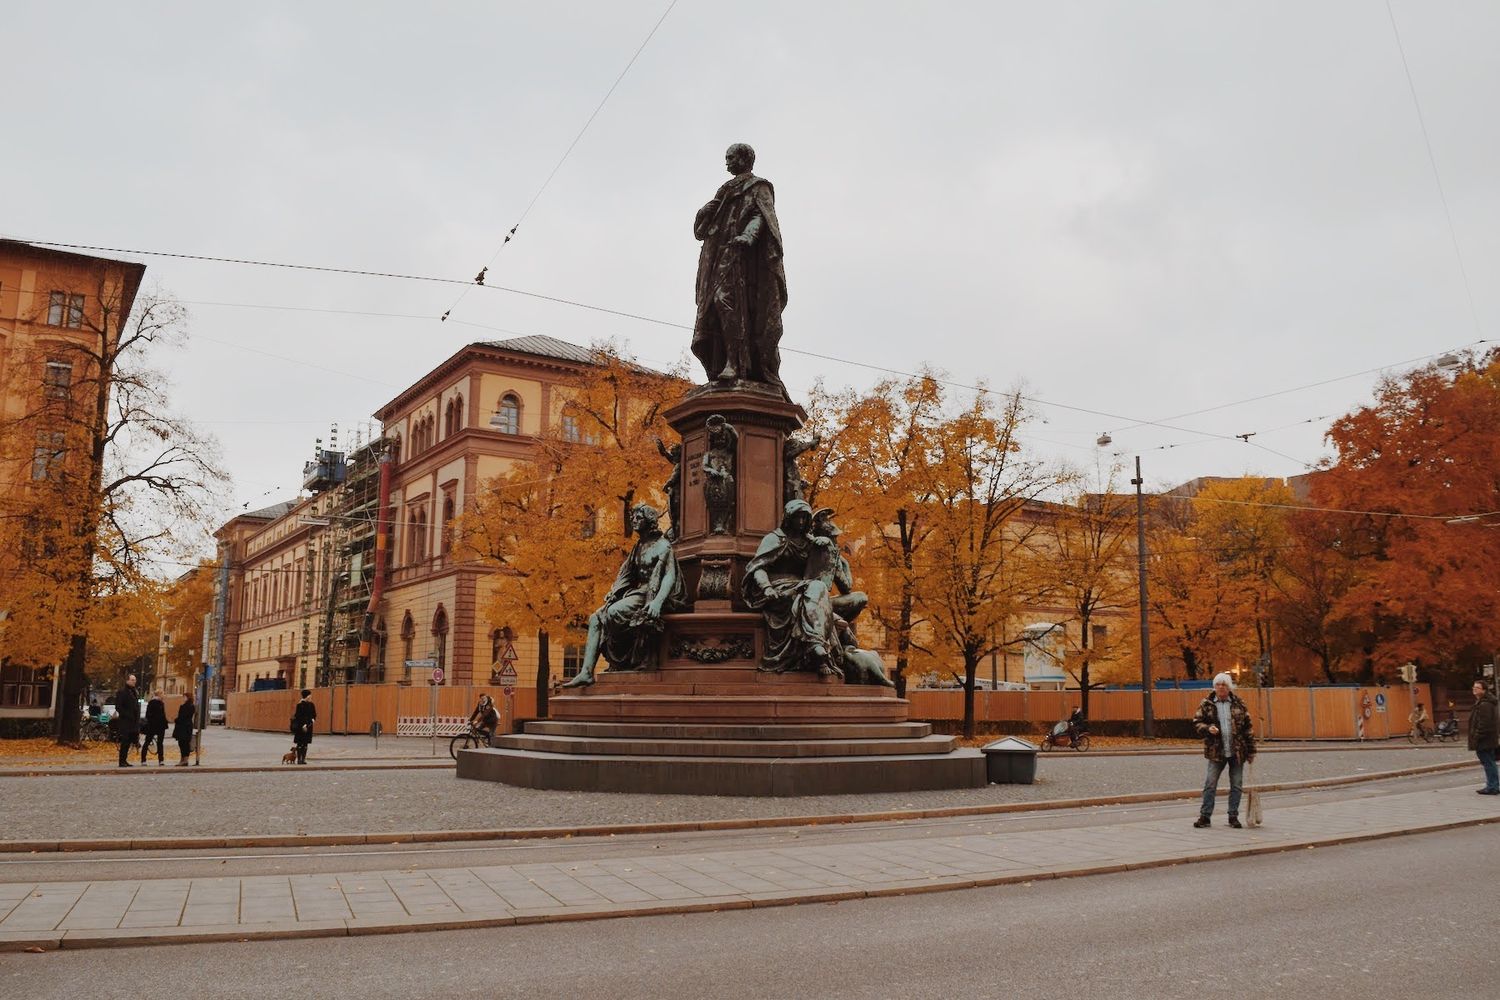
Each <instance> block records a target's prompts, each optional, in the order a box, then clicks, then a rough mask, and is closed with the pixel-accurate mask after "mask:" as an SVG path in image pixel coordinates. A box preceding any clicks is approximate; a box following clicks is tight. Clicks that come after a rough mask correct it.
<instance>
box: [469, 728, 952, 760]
mask: <svg viewBox="0 0 1500 1000" xmlns="http://www.w3.org/2000/svg"><path fill="white" fill-rule="evenodd" d="M496 742H497V743H498V744H499V745H500V746H501V747H503V748H505V749H507V750H534V751H542V752H546V753H567V754H613V755H616V756H623V757H672V756H682V757H869V756H872V755H881V754H927V753H948V752H949V751H951V750H953V749H955V748H956V747H957V746H958V738H957V737H956V736H942V735H937V736H923V737H919V738H917V739H883V740H847V739H834V740H683V739H677V740H661V739H657V740H646V739H594V738H590V737H586V736H541V735H531V734H529V733H528V734H522V735H516V736H501V737H497V738H496Z"/></svg>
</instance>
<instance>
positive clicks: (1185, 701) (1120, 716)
mask: <svg viewBox="0 0 1500 1000" xmlns="http://www.w3.org/2000/svg"><path fill="white" fill-rule="evenodd" d="M1414 689H1415V692H1416V697H1417V698H1418V699H1419V700H1420V701H1421V702H1422V704H1424V705H1426V706H1427V715H1428V718H1429V719H1431V718H1432V717H1433V711H1432V692H1431V691H1430V690H1429V689H1428V686H1427V685H1426V684H1417V685H1415V686H1414ZM1414 689H1413V688H1411V687H1406V686H1404V685H1402V686H1399V687H1359V688H1354V687H1338V688H1243V687H1242V688H1240V689H1239V691H1238V694H1239V696H1240V697H1241V698H1243V699H1244V700H1245V704H1246V705H1247V706H1248V707H1249V709H1250V715H1251V717H1252V718H1253V719H1254V720H1255V731H1256V733H1257V734H1259V735H1260V736H1261V737H1262V738H1264V739H1278V740H1352V739H1358V738H1359V737H1360V723H1361V721H1363V725H1364V731H1363V735H1364V738H1365V739H1371V740H1383V739H1387V738H1389V737H1392V736H1404V735H1406V733H1407V731H1408V730H1409V729H1410V728H1411V723H1410V722H1409V718H1410V715H1411V708H1412V693H1413V690H1414ZM906 696H907V698H908V699H909V700H910V701H911V717H912V718H913V719H927V720H933V721H957V720H960V719H962V718H963V717H964V693H963V692H962V691H915V690H913V691H908V692H907V694H906ZM1207 696H1208V692H1207V691H1203V690H1199V691H1177V690H1169V691H1152V692H1151V712H1152V715H1153V716H1154V717H1156V718H1158V719H1190V718H1192V717H1193V714H1194V713H1195V712H1197V710H1198V706H1199V704H1201V703H1202V701H1203V699H1204V698H1206V697H1207ZM1079 702H1080V696H1079V693H1078V692H1077V691H976V692H974V719H975V721H977V722H1028V723H1048V722H1057V721H1059V720H1062V719H1066V718H1067V717H1068V714H1069V713H1070V712H1072V711H1073V709H1074V708H1075V707H1077V705H1078V704H1079ZM1089 718H1090V719H1092V720H1094V721H1097V722H1111V721H1123V722H1132V721H1139V719H1140V718H1141V692H1139V691H1090V692H1089Z"/></svg>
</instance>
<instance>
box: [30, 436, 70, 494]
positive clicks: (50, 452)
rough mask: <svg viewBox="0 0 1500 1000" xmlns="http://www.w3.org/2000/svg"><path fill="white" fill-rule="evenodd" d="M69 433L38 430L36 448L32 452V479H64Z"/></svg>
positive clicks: (56, 480) (37, 480)
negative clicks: (64, 461) (64, 460)
mask: <svg viewBox="0 0 1500 1000" xmlns="http://www.w3.org/2000/svg"><path fill="white" fill-rule="evenodd" d="M67 454H68V451H67V435H66V434H64V433H63V432H62V431H37V432H36V448H35V449H33V450H32V453H31V479H32V481H33V482H40V481H42V480H43V479H50V480H52V481H53V482H58V481H59V480H61V479H62V474H63V459H64V458H65V457H66V456H67Z"/></svg>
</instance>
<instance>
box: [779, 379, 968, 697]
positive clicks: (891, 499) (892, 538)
mask: <svg viewBox="0 0 1500 1000" xmlns="http://www.w3.org/2000/svg"><path fill="white" fill-rule="evenodd" d="M943 407H944V398H943V392H942V387H941V385H940V384H939V383H938V382H937V380H936V379H935V378H934V377H932V376H930V375H925V376H919V377H916V378H911V379H906V380H902V381H896V380H886V381H882V382H880V383H878V384H877V385H876V386H875V387H874V388H873V389H871V390H870V391H869V392H868V393H865V394H863V395H857V394H855V393H853V392H852V391H847V390H846V391H845V392H843V393H840V394H837V395H833V396H828V395H827V394H825V393H822V392H821V390H819V391H815V392H814V393H813V397H812V400H811V402H810V406H809V424H808V428H807V430H808V431H809V432H812V433H817V434H819V435H820V436H821V438H822V441H823V443H822V447H820V448H819V449H816V450H814V451H813V452H811V453H809V455H808V457H807V459H806V460H805V462H804V468H803V475H804V478H806V479H807V480H808V481H809V482H810V483H811V484H812V486H811V488H810V491H809V500H810V501H811V502H813V503H814V506H819V505H822V506H830V507H833V508H835V510H836V511H837V520H838V523H839V524H840V525H841V526H842V527H843V528H844V530H845V531H846V533H847V537H848V538H850V539H853V543H852V545H851V551H850V566H851V568H852V570H853V571H854V574H855V580H856V584H857V585H858V586H859V587H860V588H861V589H862V590H864V591H865V593H866V594H868V595H869V598H870V605H869V610H868V611H867V612H866V614H867V615H869V617H871V618H873V619H874V620H875V622H876V623H877V624H878V625H879V626H880V627H881V629H882V630H883V631H884V633H885V638H886V643H885V645H886V647H887V648H892V649H893V651H894V654H895V661H894V663H893V664H892V669H891V679H892V680H893V681H894V682H895V683H896V690H897V693H898V694H900V695H903V696H904V695H905V693H906V682H907V676H908V672H909V671H910V670H911V669H912V667H913V665H914V663H917V662H925V661H929V660H931V659H932V657H933V648H932V643H931V642H930V641H929V642H925V643H924V642H923V637H924V636H925V635H927V633H928V630H927V628H926V626H927V617H926V613H925V612H924V610H923V608H922V606H921V605H920V604H919V603H918V601H917V594H918V592H919V591H921V590H922V589H923V588H924V586H925V585H926V581H927V578H928V576H929V573H928V569H929V564H928V562H927V560H926V552H925V547H926V543H927V541H928V540H929V539H930V538H931V537H932V526H933V524H934V519H933V518H932V517H931V516H930V515H931V512H930V502H931V494H930V493H929V492H928V489H927V486H926V485H925V479H924V477H923V476H922V475H921V474H920V473H921V470H922V469H923V468H924V467H925V466H926V464H927V462H928V460H929V458H930V456H931V453H932V451H931V450H932V448H933V446H934V443H935V441H936V437H937V435H938V433H939V429H940V428H941V427H942V426H943Z"/></svg>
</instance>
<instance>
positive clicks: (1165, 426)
mask: <svg viewBox="0 0 1500 1000" xmlns="http://www.w3.org/2000/svg"><path fill="white" fill-rule="evenodd" d="M22 242H27V243H32V244H34V245H36V246H47V247H56V248H59V249H71V250H92V251H96V252H101V253H121V254H137V255H141V256H152V257H168V258H175V259H185V260H202V261H210V262H215V263H226V264H244V265H251V266H256V267H274V268H287V269H292V270H302V271H319V272H325V273H333V274H349V275H356V276H365V277H380V278H393V279H398V280H406V281H426V282H434V283H440V284H464V285H473V284H474V282H472V281H462V280H460V279H457V278H443V277H437V276H432V275H417V274H404V273H399V272H390V271H373V270H364V269H359V268H343V267H327V266H320V265H310V264H291V263H285V262H278V261H264V260H254V259H249V258H239V257H216V256H211V255H207V254H187V253H174V252H165V251H156V250H138V249H125V248H119V247H104V246H97V245H92V244H82V243H60V242H55V241H47V240H22ZM478 287H481V288H484V289H487V290H491V291H500V292H508V293H510V294H514V295H522V296H525V297H528V298H534V299H540V300H543V301H547V302H555V303H557V304H559V305H567V306H572V307H574V308H578V309H586V310H589V311H591V312H598V313H603V314H605V315H609V316H619V317H622V318H624V319H633V320H637V321H639V322H642V323H651V324H653V325H656V326H664V327H669V328H672V329H677V330H692V327H691V326H689V325H687V324H685V323H677V322H673V321H671V320H664V319H659V318H657V317H655V316H646V315H644V314H641V313H634V312H629V311H626V310H623V309H611V308H609V307H607V306H600V305H595V304H593V303H589V302H581V301H578V300H577V299H569V298H564V297H562V296H558V295H546V294H543V293H541V292H532V291H527V290H525V289H520V288H508V287H506V286H504V285H491V284H484V285H479V286H478ZM223 304H225V305H231V304H232V303H223ZM245 305H250V304H248V303H247V304H245ZM250 307H251V308H258V307H256V306H253V305H250ZM387 315H397V314H387ZM205 339H207V338H205ZM1480 342H1481V343H1484V342H1485V341H1480ZM247 350H249V349H248V348H247ZM781 350H782V352H783V353H786V354H795V355H799V356H801V357H808V358H815V359H817V360H820V361H831V362H833V363H835V364H843V365H849V366H851V367H855V368H863V369H866V370H869V371H877V372H881V373H883V374H887V375H895V376H898V377H900V378H932V380H933V381H934V382H936V383H938V384H939V385H945V386H948V387H950V388H955V389H963V390H965V391H969V392H976V393H988V394H992V395H1008V393H1004V392H1002V391H1000V390H996V389H991V388H989V387H988V386H980V385H970V384H968V383H965V382H958V381H955V380H953V379H946V378H942V377H939V376H935V375H919V374H917V373H915V372H910V371H905V370H903V369H899V368H890V367H886V366H884V365H876V364H871V363H870V362H867V361H855V360H853V359H850V358H840V357H837V356H835V355H830V354H822V353H819V352H816V351H807V350H801V349H799V348H795V347H786V346H782V347H781ZM261 353H268V352H261ZM272 356H273V357H277V358H278V360H293V359H286V358H280V357H279V356H275V355H272ZM1429 356H1430V355H1429ZM300 363H303V364H310V363H308V362H300ZM312 367H320V366H317V365H312ZM338 374H347V373H343V372H340V373H338ZM366 381H375V380H369V379H366ZM382 384H387V385H389V383H382ZM1020 397H1021V399H1023V400H1025V401H1026V402H1028V403H1032V404H1033V405H1037V406H1044V407H1046V406H1050V407H1055V408H1057V409H1062V410H1069V411H1072V412H1075V413H1084V414H1088V415H1089V416H1095V417H1104V418H1106V419H1109V420H1119V421H1123V422H1125V423H1128V424H1131V425H1132V426H1135V427H1157V428H1160V429H1162V430H1170V431H1176V432H1178V433H1183V434H1194V435H1197V436H1199V437H1204V438H1211V439H1215V440H1221V441H1236V440H1243V439H1241V438H1240V437H1239V436H1238V435H1234V434H1220V433H1216V432H1213V431H1204V430H1198V429H1195V428H1191V427H1181V426H1177V425H1174V424H1170V423H1167V422H1166V421H1164V420H1144V419H1140V418H1138V417H1132V416H1127V415H1123V414H1119V413H1111V412H1109V411H1107V410H1095V409H1092V408H1090V407H1085V406H1077V405H1074V404H1071V403H1059V402H1055V401H1051V400H1045V399H1041V398H1040V397H1037V396H1030V395H1027V394H1025V393H1022V394H1020ZM1244 443H1246V444H1250V445H1252V446H1253V447H1257V448H1260V449H1261V450H1264V451H1267V452H1269V453H1271V454H1274V455H1278V457H1281V458H1284V459H1286V460H1287V461H1290V462H1295V463H1297V464H1298V465H1302V466H1304V467H1310V466H1308V463H1305V462H1303V461H1301V460H1300V459H1298V458H1295V457H1293V456H1291V455H1285V454H1282V453H1280V452H1277V451H1275V450H1274V449H1270V448H1266V447H1265V446H1264V445H1257V444H1255V443H1254V442H1244Z"/></svg>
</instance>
